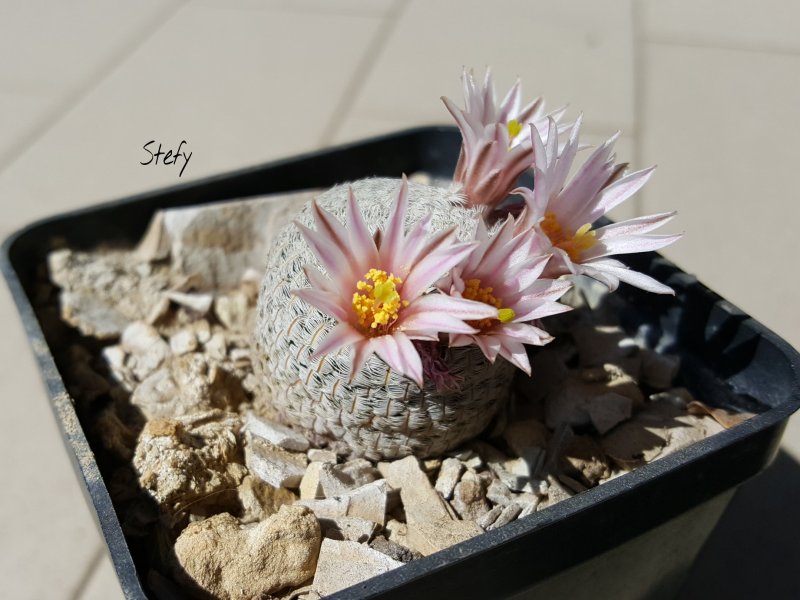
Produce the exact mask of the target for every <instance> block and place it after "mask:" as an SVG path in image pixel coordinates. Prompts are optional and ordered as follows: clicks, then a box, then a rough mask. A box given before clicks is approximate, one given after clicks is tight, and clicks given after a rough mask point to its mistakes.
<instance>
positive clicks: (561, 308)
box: [514, 298, 572, 323]
mask: <svg viewBox="0 0 800 600" xmlns="http://www.w3.org/2000/svg"><path fill="white" fill-rule="evenodd" d="M515 306H516V308H515V311H516V315H515V316H514V322H515V323H517V322H519V323H524V322H526V321H533V320H534V319H543V318H544V317H549V316H551V315H558V314H561V313H564V312H568V311H570V310H572V308H571V307H570V306H567V305H566V304H560V303H558V302H556V301H555V300H541V299H538V298H524V299H522V300H520V301H519V302H517V303H516V305H515Z"/></svg>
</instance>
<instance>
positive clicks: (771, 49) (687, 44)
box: [642, 35, 800, 56]
mask: <svg viewBox="0 0 800 600" xmlns="http://www.w3.org/2000/svg"><path fill="white" fill-rule="evenodd" d="M642 42H643V43H647V44H654V45H657V46H682V47H684V48H698V49H700V50H728V51H732V52H753V53H759V54H776V55H778V56H800V49H797V50H795V49H791V48H786V47H781V46H770V45H769V44H765V45H763V46H762V45H759V44H736V43H732V42H726V41H719V42H714V41H713V40H708V41H701V40H693V39H681V38H679V37H670V36H668V35H666V36H659V35H649V36H643V37H642Z"/></svg>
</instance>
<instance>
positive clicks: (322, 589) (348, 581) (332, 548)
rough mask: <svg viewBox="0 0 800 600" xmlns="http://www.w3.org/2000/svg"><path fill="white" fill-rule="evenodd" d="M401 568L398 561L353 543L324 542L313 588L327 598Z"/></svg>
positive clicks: (326, 540)
mask: <svg viewBox="0 0 800 600" xmlns="http://www.w3.org/2000/svg"><path fill="white" fill-rule="evenodd" d="M401 566H403V563H401V562H400V561H397V560H394V559H392V558H389V557H388V556H386V555H385V554H383V553H382V552H378V551H377V550H373V549H372V548H370V547H369V546H366V545H364V544H358V543H356V542H337V541H335V540H331V539H327V538H326V539H323V540H322V547H321V549H320V553H319V560H318V561H317V571H316V573H315V574H314V583H313V584H312V588H313V589H314V590H315V591H316V592H317V593H319V594H321V595H323V596H327V595H329V594H333V593H334V592H338V591H339V590H343V589H345V588H347V587H350V586H351V585H356V584H357V583H361V582H362V581H364V580H366V579H369V578H370V577H375V576H376V575H380V574H381V573H386V572H387V571H391V570H392V569H396V568H397V567H401Z"/></svg>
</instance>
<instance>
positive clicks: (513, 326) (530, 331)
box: [499, 323, 553, 346]
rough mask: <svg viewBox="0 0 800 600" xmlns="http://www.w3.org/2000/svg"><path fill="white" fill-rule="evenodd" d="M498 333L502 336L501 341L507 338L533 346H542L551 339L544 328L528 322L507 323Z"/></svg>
mask: <svg viewBox="0 0 800 600" xmlns="http://www.w3.org/2000/svg"><path fill="white" fill-rule="evenodd" d="M499 335H500V336H501V337H502V338H503V341H506V338H508V339H511V340H515V341H517V342H521V343H524V344H531V345H534V346H543V345H545V344H546V343H548V342H549V341H551V340H552V339H553V336H552V335H550V334H549V333H547V332H546V331H545V330H544V329H539V328H538V327H535V326H534V325H530V324H528V323H509V324H508V325H507V326H505V327H503V329H502V330H501V331H500V332H499Z"/></svg>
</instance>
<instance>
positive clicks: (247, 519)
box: [237, 475, 297, 523]
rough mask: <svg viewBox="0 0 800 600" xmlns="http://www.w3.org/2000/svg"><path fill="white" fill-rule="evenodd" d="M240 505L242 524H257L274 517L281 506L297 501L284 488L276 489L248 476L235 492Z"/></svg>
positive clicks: (295, 497)
mask: <svg viewBox="0 0 800 600" xmlns="http://www.w3.org/2000/svg"><path fill="white" fill-rule="evenodd" d="M237 493H238V494H239V502H240V503H241V505H242V512H243V515H242V517H241V518H240V520H241V522H242V523H258V522H259V521H263V520H264V519H266V518H268V517H270V516H272V515H274V514H275V513H276V512H278V510H279V509H280V507H281V506H284V505H292V504H294V502H295V501H296V500H297V496H295V495H294V494H293V493H292V492H290V491H289V490H287V489H286V488H276V487H272V486H271V485H269V484H266V483H264V482H262V481H260V480H258V479H257V478H255V477H252V476H250V475H248V476H247V477H245V478H244V479H243V480H242V483H241V484H239V488H238V490H237Z"/></svg>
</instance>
